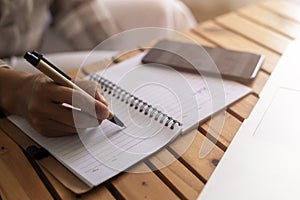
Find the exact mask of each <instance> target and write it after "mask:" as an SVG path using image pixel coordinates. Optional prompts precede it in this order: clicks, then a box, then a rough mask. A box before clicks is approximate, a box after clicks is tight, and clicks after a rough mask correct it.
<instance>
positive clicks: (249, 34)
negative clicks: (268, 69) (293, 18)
mask: <svg viewBox="0 0 300 200" xmlns="http://www.w3.org/2000/svg"><path fill="white" fill-rule="evenodd" d="M216 22H217V23H219V24H221V25H223V26H224V27H226V28H228V29H230V30H232V31H235V32H236V33H239V34H240V35H242V36H244V37H246V38H249V39H251V40H253V41H255V42H257V43H259V44H260V45H262V46H265V47H267V48H269V49H270V50H273V51H274V52H277V53H280V54H282V53H283V51H284V49H285V48H286V47H287V45H288V44H289V43H290V42H291V41H292V40H291V39H289V38H287V37H284V36H283V35H281V34H278V33H276V32H273V31H272V30H270V29H268V28H266V27H263V26H260V25H258V24H256V23H254V22H251V21H249V20H247V19H245V18H242V17H240V16H238V15H237V14H236V13H229V14H226V15H223V16H221V17H218V18H216Z"/></svg>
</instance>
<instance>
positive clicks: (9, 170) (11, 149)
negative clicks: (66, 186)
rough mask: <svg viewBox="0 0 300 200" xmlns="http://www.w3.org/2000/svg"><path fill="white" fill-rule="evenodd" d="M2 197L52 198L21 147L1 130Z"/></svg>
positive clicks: (0, 176) (0, 175) (0, 184)
mask: <svg viewBox="0 0 300 200" xmlns="http://www.w3.org/2000/svg"><path fill="white" fill-rule="evenodd" d="M0 172H1V173H0V195H1V198H2V199H24V200H25V199H29V200H30V199H52V197H51V194H50V193H49V192H48V190H47V189H46V187H45V185H44V184H43V182H42V181H41V180H40V178H39V177H38V175H37V173H36V172H35V171H34V169H33V168H32V166H31V164H30V163H29V162H28V160H27V158H26V157H25V156H24V154H23V152H22V151H21V150H20V148H19V147H18V146H17V145H16V144H15V143H14V142H13V141H12V140H11V139H10V138H9V137H8V136H6V134H5V133H4V132H3V131H2V130H0Z"/></svg>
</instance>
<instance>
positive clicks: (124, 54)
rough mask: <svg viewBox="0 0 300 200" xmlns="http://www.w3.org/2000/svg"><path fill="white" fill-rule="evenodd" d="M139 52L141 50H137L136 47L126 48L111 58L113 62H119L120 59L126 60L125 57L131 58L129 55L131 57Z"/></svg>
mask: <svg viewBox="0 0 300 200" xmlns="http://www.w3.org/2000/svg"><path fill="white" fill-rule="evenodd" d="M139 53H141V50H138V49H137V50H128V51H124V52H122V53H120V54H118V55H116V56H115V57H114V58H113V60H114V62H116V63H119V62H122V61H124V60H127V59H129V58H131V57H133V56H135V55H137V54H139Z"/></svg>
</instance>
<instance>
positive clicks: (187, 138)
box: [170, 131, 224, 182]
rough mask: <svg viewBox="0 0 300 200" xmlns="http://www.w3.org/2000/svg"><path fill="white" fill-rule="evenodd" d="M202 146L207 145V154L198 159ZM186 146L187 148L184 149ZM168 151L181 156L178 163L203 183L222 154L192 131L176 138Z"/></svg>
mask: <svg viewBox="0 0 300 200" xmlns="http://www.w3.org/2000/svg"><path fill="white" fill-rule="evenodd" d="M191 141H192V142H191ZM190 142H191V143H190ZM203 144H208V145H209V146H208V147H209V148H208V150H209V153H208V154H207V155H206V156H205V157H204V158H200V156H199V155H200V151H201V150H203V149H202V145H203ZM187 146H189V148H187V149H186V147H187ZM170 150H171V151H172V152H173V153H175V154H179V155H181V157H180V161H181V162H182V163H183V164H184V165H186V166H187V167H188V168H189V170H190V171H192V172H193V173H194V174H195V175H196V176H197V177H198V178H200V179H201V180H202V181H204V182H206V181H207V180H208V179H209V177H210V176H211V174H212V173H213V171H214V169H215V167H216V164H217V163H218V161H219V160H220V159H221V157H222V156H223V154H224V152H223V151H222V150H221V149H220V148H219V147H217V146H215V145H214V144H213V143H212V142H210V141H209V140H208V139H206V138H205V136H204V135H202V134H201V133H199V132H198V131H193V132H191V133H187V134H185V135H183V136H180V137H179V138H177V139H176V140H175V141H174V142H173V143H172V144H170ZM177 156H178V155H177Z"/></svg>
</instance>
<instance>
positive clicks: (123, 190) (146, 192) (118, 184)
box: [111, 163, 179, 200]
mask: <svg viewBox="0 0 300 200" xmlns="http://www.w3.org/2000/svg"><path fill="white" fill-rule="evenodd" d="M150 170H151V169H150V168H149V167H147V166H146V164H144V163H138V164H137V165H135V166H134V167H132V168H131V169H130V171H132V172H131V173H129V172H126V173H123V174H122V175H121V176H117V177H116V178H114V179H113V180H112V181H111V184H112V185H113V186H114V187H115V188H116V189H117V190H118V192H119V193H120V194H121V195H122V197H124V198H125V199H161V198H162V197H164V199H174V200H175V199H179V197H178V196H176V194H175V193H174V192H172V190H171V189H170V188H168V187H167V186H166V185H165V184H164V183H163V182H162V181H161V180H160V179H159V178H158V177H157V176H156V175H155V174H154V173H153V172H146V173H134V172H138V171H150Z"/></svg>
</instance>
